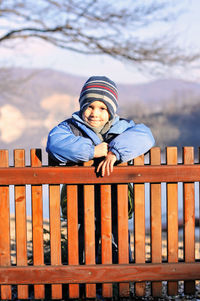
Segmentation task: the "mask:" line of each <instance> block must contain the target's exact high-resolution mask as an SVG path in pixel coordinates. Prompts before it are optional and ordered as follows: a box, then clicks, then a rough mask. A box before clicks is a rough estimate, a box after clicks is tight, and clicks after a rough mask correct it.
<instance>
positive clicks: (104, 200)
mask: <svg viewBox="0 0 200 301" xmlns="http://www.w3.org/2000/svg"><path fill="white" fill-rule="evenodd" d="M100 194H101V259H102V264H111V263H112V229H111V227H112V222H111V186H110V185H101V187H100ZM102 292H103V296H104V297H107V298H111V297H112V284H110V283H109V284H103V286H102Z"/></svg>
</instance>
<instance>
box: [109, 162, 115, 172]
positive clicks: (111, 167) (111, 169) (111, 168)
mask: <svg viewBox="0 0 200 301" xmlns="http://www.w3.org/2000/svg"><path fill="white" fill-rule="evenodd" d="M113 166H114V162H113V161H112V162H111V164H110V172H113Z"/></svg>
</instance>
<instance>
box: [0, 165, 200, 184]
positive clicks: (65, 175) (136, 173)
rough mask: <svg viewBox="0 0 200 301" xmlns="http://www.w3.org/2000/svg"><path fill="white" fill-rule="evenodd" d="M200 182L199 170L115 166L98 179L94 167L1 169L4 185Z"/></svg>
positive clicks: (190, 166)
mask: <svg viewBox="0 0 200 301" xmlns="http://www.w3.org/2000/svg"><path fill="white" fill-rule="evenodd" d="M195 181H200V166H199V164H197V165H196V164H195V165H194V164H193V165H176V166H173V165H162V166H148V165H147V166H123V167H120V166H115V168H114V171H113V173H112V174H111V175H110V176H104V177H103V178H102V177H97V176H96V173H95V168H94V167H82V166H79V167H78V166H74V167H65V166H60V167H57V166H56V167H42V168H37V167H35V168H32V167H25V168H21V167H19V168H0V184H1V185H25V184H34V185H36V184H60V183H66V184H102V183H104V184H111V183H117V184H118V183H129V182H130V183H161V182H168V183H173V182H195Z"/></svg>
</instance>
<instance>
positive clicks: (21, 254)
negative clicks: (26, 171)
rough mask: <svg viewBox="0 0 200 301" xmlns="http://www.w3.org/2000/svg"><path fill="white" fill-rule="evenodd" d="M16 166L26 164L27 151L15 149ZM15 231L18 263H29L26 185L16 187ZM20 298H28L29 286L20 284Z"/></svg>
mask: <svg viewBox="0 0 200 301" xmlns="http://www.w3.org/2000/svg"><path fill="white" fill-rule="evenodd" d="M14 163H15V167H24V166H25V151H24V150H23V149H18V150H15V151H14ZM15 228H16V230H15V233H16V256H17V258H16V259H17V265H19V266H26V265H27V230H26V190H25V186H16V187H15ZM17 290H18V298H20V299H28V286H26V285H23V286H21V285H19V286H18V288H17Z"/></svg>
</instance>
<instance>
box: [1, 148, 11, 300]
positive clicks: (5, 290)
mask: <svg viewBox="0 0 200 301" xmlns="http://www.w3.org/2000/svg"><path fill="white" fill-rule="evenodd" d="M8 165H9V163H8V151H7V150H0V167H8ZM0 200H1V201H0V265H1V266H10V264H11V261H10V205H9V187H8V186H0ZM11 296H12V291H11V285H2V286H1V299H11Z"/></svg>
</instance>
